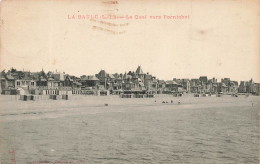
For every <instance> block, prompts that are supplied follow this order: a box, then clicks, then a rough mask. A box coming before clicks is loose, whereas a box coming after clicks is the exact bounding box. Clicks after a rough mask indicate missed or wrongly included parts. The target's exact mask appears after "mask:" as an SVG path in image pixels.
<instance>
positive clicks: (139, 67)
mask: <svg viewBox="0 0 260 164" xmlns="http://www.w3.org/2000/svg"><path fill="white" fill-rule="evenodd" d="M135 73H137V74H143V70H142V68H141V66H138V67H137V69H136V71H135Z"/></svg>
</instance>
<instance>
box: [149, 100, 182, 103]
mask: <svg viewBox="0 0 260 164" xmlns="http://www.w3.org/2000/svg"><path fill="white" fill-rule="evenodd" d="M154 102H156V100H155V101H154ZM162 103H163V104H164V103H168V101H162ZM171 103H172V104H173V100H171ZM178 104H181V101H180V100H179V101H178Z"/></svg>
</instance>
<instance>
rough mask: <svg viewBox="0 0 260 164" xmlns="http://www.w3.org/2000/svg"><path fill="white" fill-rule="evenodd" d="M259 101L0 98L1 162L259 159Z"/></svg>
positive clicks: (241, 98)
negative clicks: (24, 99)
mask: <svg viewBox="0 0 260 164" xmlns="http://www.w3.org/2000/svg"><path fill="white" fill-rule="evenodd" d="M259 100H260V97H259V96H249V97H246V96H245V95H239V96H238V97H232V96H230V95H224V96H222V97H216V96H214V95H212V96H211V97H193V95H191V94H190V95H188V94H186V95H183V96H182V97H173V96H172V95H156V97H155V98H140V99H137V98H129V99H127V98H125V99H124V98H119V96H115V95H111V96H84V95H77V96H76V95H73V96H71V97H69V100H50V99H47V98H44V97H40V96H39V97H38V100H36V101H21V100H19V97H18V96H17V97H15V96H0V101H1V108H0V159H1V164H5V163H12V162H14V161H15V162H16V163H18V164H20V163H113V164H115V163H259V111H260V110H259V109H260V104H259V102H260V101H259ZM163 101H164V102H168V103H162V102H163ZM171 101H173V103H171ZM178 102H180V103H178ZM105 104H107V105H105Z"/></svg>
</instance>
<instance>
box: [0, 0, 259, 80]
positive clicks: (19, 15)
mask: <svg viewBox="0 0 260 164" xmlns="http://www.w3.org/2000/svg"><path fill="white" fill-rule="evenodd" d="M259 4H260V3H259V1H257V0H251V1H248V0H241V1H237V0H226V1H224V0H218V1H217V0H210V1H208V0H196V1H195V0H189V1H181V0H176V1H169V0H165V1H155V0H152V1H149V2H148V1H145V0H133V1H129V0H117V1H116V0H102V1H101V0H96V1H90V0H89V1H83V0H77V1H71V0H65V1H61V0H58V1H52V0H47V1H43V0H37V1H33V0H25V1H22V2H21V1H18V0H8V1H2V2H1V11H0V14H1V31H0V32H1V33H0V37H1V42H0V43H1V47H0V69H1V70H3V69H6V70H7V69H9V68H11V67H14V68H16V69H19V70H26V71H29V70H30V71H31V72H34V71H40V70H42V69H44V70H46V71H56V70H57V71H60V72H66V73H68V74H72V75H76V76H80V75H94V74H97V73H98V72H99V71H100V70H101V69H104V70H106V72H108V73H116V72H118V73H124V72H128V71H135V70H136V68H137V67H138V65H141V66H142V69H143V71H144V72H149V73H150V74H152V75H154V76H156V77H157V78H159V79H163V80H170V79H172V78H199V76H208V77H209V78H213V77H216V78H218V79H221V78H226V77H228V78H231V79H232V80H237V81H242V80H250V79H251V78H253V79H254V81H256V82H260V71H259V70H260V69H259V65H260V49H259V48H260V38H259V36H260V35H259V34H260V30H259V29H260V22H259V20H260V19H259V17H260V10H259V9H260V7H259ZM107 14H110V15H117V16H123V17H124V18H122V19H116V20H108V19H106V20H105V19H101V18H99V19H95V20H90V19H77V18H78V15H84V16H87V15H98V16H102V15H107ZM73 15H74V16H75V17H76V19H72V17H73ZM136 15H137V16H138V18H143V17H144V16H146V19H135V16H136ZM164 15H167V16H177V15H184V16H189V19H163V16H164ZM127 16H128V17H130V16H132V17H133V19H126V17H127ZM150 16H161V19H155V20H154V19H150ZM112 32H114V33H112Z"/></svg>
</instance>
